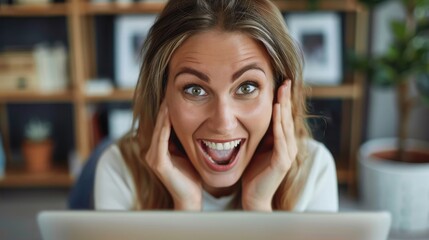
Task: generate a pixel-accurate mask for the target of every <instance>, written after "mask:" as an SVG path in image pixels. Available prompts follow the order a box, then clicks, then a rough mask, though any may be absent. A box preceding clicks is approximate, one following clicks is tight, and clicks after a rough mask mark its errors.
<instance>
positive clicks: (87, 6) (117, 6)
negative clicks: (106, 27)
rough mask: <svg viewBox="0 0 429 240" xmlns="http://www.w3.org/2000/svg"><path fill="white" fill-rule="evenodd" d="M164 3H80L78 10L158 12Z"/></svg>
mask: <svg viewBox="0 0 429 240" xmlns="http://www.w3.org/2000/svg"><path fill="white" fill-rule="evenodd" d="M164 6H165V3H122V4H121V3H82V4H80V11H81V12H82V13H83V14H89V15H112V14H138V13H159V12H161V11H162V9H163V8H164Z"/></svg>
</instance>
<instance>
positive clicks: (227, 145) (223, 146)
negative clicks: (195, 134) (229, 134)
mask: <svg viewBox="0 0 429 240" xmlns="http://www.w3.org/2000/svg"><path fill="white" fill-rule="evenodd" d="M203 142H204V144H205V145H206V146H207V147H209V148H211V149H214V150H229V149H232V148H235V147H237V145H238V144H240V142H241V140H233V141H230V142H225V143H215V142H210V141H206V140H203Z"/></svg>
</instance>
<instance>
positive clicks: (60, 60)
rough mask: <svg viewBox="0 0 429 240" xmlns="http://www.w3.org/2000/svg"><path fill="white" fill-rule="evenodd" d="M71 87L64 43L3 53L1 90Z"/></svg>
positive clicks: (55, 89)
mask: <svg viewBox="0 0 429 240" xmlns="http://www.w3.org/2000/svg"><path fill="white" fill-rule="evenodd" d="M67 87H68V76H67V51H66V49H65V47H64V46H63V45H61V44H57V45H55V46H52V47H49V46H47V45H44V44H41V45H37V46H36V47H35V48H34V49H33V50H13V51H5V52H2V53H0V91H16V90H20V91H43V92H52V91H60V90H64V89H66V88H67Z"/></svg>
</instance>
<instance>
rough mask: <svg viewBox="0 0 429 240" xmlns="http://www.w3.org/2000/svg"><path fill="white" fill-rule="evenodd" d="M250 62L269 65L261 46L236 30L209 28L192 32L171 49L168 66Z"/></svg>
mask: <svg viewBox="0 0 429 240" xmlns="http://www.w3.org/2000/svg"><path fill="white" fill-rule="evenodd" d="M247 61H254V62H258V63H260V64H265V65H267V66H266V67H269V68H271V67H270V65H271V64H270V62H271V61H270V56H269V55H268V53H267V51H266V49H265V47H264V45H263V44H262V43H260V42H259V41H257V40H255V39H253V38H251V37H250V36H248V35H247V34H244V33H240V32H226V31H221V30H210V31H205V32H201V33H197V34H194V35H192V36H190V37H189V38H188V39H186V40H185V41H184V42H183V43H182V45H181V46H180V47H178V48H177V50H176V51H175V52H174V54H173V56H172V58H171V61H170V66H171V67H173V68H174V67H178V66H180V65H182V64H186V63H191V64H192V63H194V64H222V65H225V63H228V64H232V65H234V64H240V63H242V62H247Z"/></svg>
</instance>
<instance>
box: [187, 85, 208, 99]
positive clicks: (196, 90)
mask: <svg viewBox="0 0 429 240" xmlns="http://www.w3.org/2000/svg"><path fill="white" fill-rule="evenodd" d="M183 91H184V92H185V93H186V94H189V95H191V96H195V97H199V96H206V95H207V93H206V91H204V89H203V88H202V87H200V86H198V85H191V86H185V88H184V90H183Z"/></svg>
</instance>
